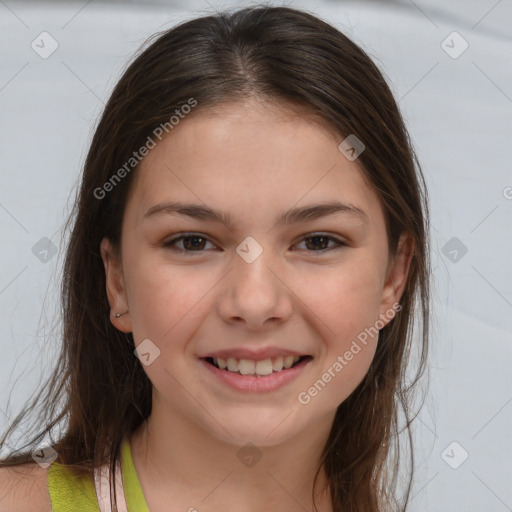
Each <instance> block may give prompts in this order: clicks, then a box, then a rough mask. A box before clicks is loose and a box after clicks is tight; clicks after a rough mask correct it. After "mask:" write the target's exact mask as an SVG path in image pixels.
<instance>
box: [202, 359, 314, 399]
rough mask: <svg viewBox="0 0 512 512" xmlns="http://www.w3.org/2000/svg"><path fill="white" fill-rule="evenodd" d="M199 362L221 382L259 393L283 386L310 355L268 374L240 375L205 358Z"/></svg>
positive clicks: (300, 368)
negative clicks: (286, 367) (223, 368)
mask: <svg viewBox="0 0 512 512" xmlns="http://www.w3.org/2000/svg"><path fill="white" fill-rule="evenodd" d="M200 361H201V363H202V364H203V365H204V366H205V367H206V369H207V370H208V371H210V372H211V373H212V375H213V376H214V377H217V378H218V379H219V380H220V381H221V382H223V383H224V384H226V385H228V386H230V387H231V388H233V389H236V390H239V391H249V392H253V393H261V392H265V391H275V390H277V389H280V388H282V387H284V386H285V385H286V384H288V383H289V382H291V381H292V380H293V379H295V378H296V377H297V376H298V375H299V374H300V373H301V372H302V371H303V370H304V368H305V367H306V366H307V365H308V364H309V362H310V361H312V358H311V357H308V358H306V359H303V360H302V361H300V362H299V363H298V364H296V365H295V366H293V367H292V368H288V369H283V370H281V371H280V372H273V373H271V374H270V375H264V376H256V375H241V374H239V373H233V372H228V371H227V370H221V369H220V368H217V367H216V366H214V365H213V364H210V363H209V362H208V361H206V360H205V359H200Z"/></svg>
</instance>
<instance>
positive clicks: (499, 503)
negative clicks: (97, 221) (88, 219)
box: [0, 0, 512, 512]
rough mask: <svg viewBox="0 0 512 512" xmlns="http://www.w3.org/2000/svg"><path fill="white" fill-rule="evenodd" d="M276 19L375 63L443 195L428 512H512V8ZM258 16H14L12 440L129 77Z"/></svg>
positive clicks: (49, 346) (5, 153)
mask: <svg viewBox="0 0 512 512" xmlns="http://www.w3.org/2000/svg"><path fill="white" fill-rule="evenodd" d="M270 3H271V4H275V5H289V6H291V7H296V8H305V9H308V10H309V11H311V12H312V13H314V14H317V15H320V16H321V17H323V18H324V19H325V20H326V21H329V22H331V23H333V24H335V25H336V26H337V27H338V28H340V29H341V30H343V31H344V32H345V33H346V34H347V35H349V37H352V38H353V39H354V40H355V41H356V42H357V43H358V44H360V45H361V46H362V47H363V48H364V49H365V50H366V51H367V52H368V53H369V54H370V55H371V56H372V58H374V60H375V61H376V62H377V64H378V65H379V67H380V68H381V70H383V71H384V73H385V75H386V77H387V78H388V80H389V83H390V85H391V87H392V89H393V91H394V93H395V95H396V98H397V99H398V100H399V105H400V108H401V110H402V112H403V115H404V117H405V120H406V123H407V125H408V128H409V131H410V133H411V136H412V139H413V143H414V145H415V147H416V150H417V152H418V155H419V158H420V161H421V164H422V167H423V171H424V173H425V175H426V178H427V181H428V186H429V191H430V206H431V221H432V226H433V230H432V235H433V243H432V260H433V266H434V269H435V270H434V281H435V287H434V293H433V301H434V315H433V330H432V340H431V343H432V345H431V346H432V349H431V358H430V362H429V375H430V378H429V382H428V385H429V388H428V397H427V401H426V404H425V407H424V408H423V409H422V412H421V413H420V415H419V417H418V420H417V421H416V422H415V428H414V431H415V439H416V454H417V475H416V482H415V486H414V489H413V493H412V496H413V500H412V503H411V506H410V510H411V511H418V512H419V511H426V510H428V511H429V512H447V511H464V512H476V511H483V510H485V511H486V512H501V511H506V510H512V486H511V485H510V483H511V482H512V440H511V436H510V431H511V428H510V427H511V424H512V404H511V403H510V402H511V401H512V372H511V371H510V368H511V367H512V271H511V265H510V263H511V253H512V250H511V249H512V230H511V228H510V224H511V220H512V167H511V163H510V162H511V156H512V152H511V149H510V148H511V146H512V144H511V136H512V65H511V64H512V62H511V61H512V2H511V1H510V0H500V1H496V0H471V1H462V0H458V1H452V2H450V3H447V2H443V1H441V0H421V1H420V0H418V1H415V2H412V1H410V0H404V1H402V2H384V1H381V2H335V1H330V2H329V1H325V2H318V1H315V2H309V3H308V2H300V1H293V2H288V3H286V4H284V3H277V2H270ZM246 5H251V4H249V3H246V2H238V3H236V4H235V3H233V2H224V3H220V2H217V1H215V0H210V1H209V2H208V3H207V2H206V1H203V0H194V1H189V2H185V1H183V2H165V1H163V0H162V1H161V2H155V3H153V2H147V3H145V4H144V5H138V4H136V3H126V2H125V3H121V2H113V3H100V2H99V1H93V2H85V1H84V2H53V3H43V2H39V3H25V2H16V1H13V0H11V1H8V0H5V1H0V54H1V67H0V116H1V123H0V141H1V142H0V143H1V163H0V233H1V235H2V247H1V251H0V254H1V260H0V263H1V266H0V268H1V271H0V350H1V357H0V370H1V374H0V386H1V387H0V389H1V390H2V391H1V394H0V428H2V429H4V428H5V427H6V425H7V419H6V418H7V417H11V418H12V417H13V416H14V414H15V413H16V412H17V411H18V410H19V409H20V408H21V406H22V404H23V402H24V400H25V399H27V398H29V397H30V396H31V395H32V394H33V392H34V390H35V389H36V386H37V384H38V383H39V382H40V380H41V378H42V377H44V375H45V374H46V372H49V371H50V370H51V367H52V357H53V355H54V354H55V351H56V349H57V343H58V334H59V327H58V323H57V321H58V317H55V316H54V314H55V313H56V308H57V307H58V280H59V279H60V265H61V263H62V256H63V250H64V245H63V242H62V240H61V229H62V226H63V223H64V220H65V218H66V215H67V214H68V213H69V210H70V208H71V204H72V202H73V199H74V193H75V187H76V184H77V180H78V177H79V173H80V170H81V166H82V164H83V161H84V158H85V155H86V152H87V149H88V144H89V142H90V139H91V135H92V131H93V128H94V126H95V123H96V120H97V116H98V115H99V114H100V112H101V110H102V108H103V104H104V102H105V101H106V99H107V98H108V96H109V94H110V91H111V90H112V87H113V86H114V84H115V83H116V80H117V79H118V78H119V76H120V73H121V72H122V70H123V69H124V66H125V65H126V64H127V62H128V61H129V59H130V58H131V56H132V54H133V53H134V52H135V50H137V48H138V47H139V46H140V45H141V44H142V43H143V42H144V40H145V39H146V38H147V37H148V36H149V35H151V34H153V33H154V32H157V31H160V30H164V29H166V28H170V27H171V26H172V25H174V24H176V23H177V22H179V21H181V20H183V19H190V18H192V17H194V15H203V14H208V13H211V12H213V8H215V9H217V10H220V9H223V8H232V7H234V6H236V7H242V6H246ZM43 31H46V32H48V33H50V34H51V36H52V37H53V38H54V39H55V40H56V41H57V43H58V48H57V50H56V51H55V52H54V53H53V54H52V55H51V56H50V57H48V58H47V59H43V58H41V57H40V56H39V55H38V54H37V53H36V52H35V51H34V50H33V49H32V48H31V43H32V41H33V40H36V42H37V36H39V34H40V33H41V32H43ZM453 31H457V32H458V33H459V34H460V36H462V38H463V39H464V40H465V41H466V42H467V44H468V45H469V46H468V48H467V50H466V51H465V52H464V53H462V54H461V55H460V56H459V57H458V58H452V57H451V56H450V55H448V54H447V53H446V52H445V51H444V50H443V47H442V46H441V45H442V42H443V40H445V39H446V38H447V37H448V36H449V35H450V34H451V33H452V32H453ZM457 37H458V36H453V35H452V36H450V38H449V39H448V40H447V41H448V44H449V45H450V46H453V49H452V51H453V52H455V51H458V50H460V49H461V48H463V46H461V45H463V44H464V41H463V40H461V39H457ZM452 41H453V42H452ZM507 187H509V188H507ZM44 237H47V238H49V239H50V240H51V241H52V243H53V244H55V246H56V247H57V248H58V253H57V254H56V255H55V256H53V257H52V258H50V259H49V261H47V262H46V263H45V262H43V261H41V260H40V258H39V257H37V256H36V255H35V254H34V253H33V251H32V248H33V247H34V245H36V243H37V242H38V241H39V240H40V239H42V238H44ZM453 237H456V238H457V239H458V240H459V241H460V243H462V244H464V246H465V247H466V248H467V253H466V254H464V255H463V257H462V258H460V259H459V260H458V261H457V262H454V261H452V260H451V258H453V256H454V254H455V253H453V252H452V253H451V255H450V252H449V251H453V248H451V246H450V245H448V246H445V244H447V242H448V241H449V240H450V239H452V238H453ZM452 243H453V242H452ZM443 248H444V252H443ZM460 254H461V253H460V252H459V253H458V256H459V257H460ZM40 256H41V254H40ZM9 395H11V401H10V402H9V404H8V398H9ZM507 433H508V435H507ZM454 441H455V442H457V443H458V444H457V445H455V448H453V445H452V446H451V447H450V448H449V449H448V450H446V448H447V447H448V446H449V445H450V444H451V443H452V442H454ZM452 448H453V451H452ZM462 450H465V451H466V452H467V453H468V454H469V456H468V458H467V460H465V461H464V462H463V463H462V464H461V465H460V466H459V467H458V468H457V469H453V468H452V467H450V465H448V464H447V462H445V459H446V460H448V461H450V463H451V464H452V465H455V463H457V462H460V461H461V460H462V459H461V455H462V454H463V451H462ZM442 454H444V458H443V456H442Z"/></svg>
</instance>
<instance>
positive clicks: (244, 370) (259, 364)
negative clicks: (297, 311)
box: [204, 356, 313, 376]
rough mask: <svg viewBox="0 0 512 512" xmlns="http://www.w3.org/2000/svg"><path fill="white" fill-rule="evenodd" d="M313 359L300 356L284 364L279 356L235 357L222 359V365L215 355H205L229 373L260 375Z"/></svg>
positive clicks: (210, 361) (278, 371)
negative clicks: (258, 357) (262, 359)
mask: <svg viewBox="0 0 512 512" xmlns="http://www.w3.org/2000/svg"><path fill="white" fill-rule="evenodd" d="M309 359H313V358H312V357H311V356H300V357H298V359H297V360H294V361H293V362H292V364H291V366H290V365H289V364H283V358H281V360H279V358H274V359H267V360H264V361H250V360H247V359H242V360H240V361H239V360H236V359H233V358H229V359H227V360H222V359H221V361H222V362H221V363H220V364H221V365H219V360H218V359H217V358H213V357H205V358H204V360H205V361H206V362H207V363H209V364H211V365H212V366H215V368H218V369H219V370H224V371H226V372H229V373H235V374H238V375H259V376H266V375H272V374H274V373H280V372H283V371H284V372H285V371H287V370H289V369H291V368H293V367H295V366H297V365H298V364H300V363H302V362H303V361H305V360H309Z"/></svg>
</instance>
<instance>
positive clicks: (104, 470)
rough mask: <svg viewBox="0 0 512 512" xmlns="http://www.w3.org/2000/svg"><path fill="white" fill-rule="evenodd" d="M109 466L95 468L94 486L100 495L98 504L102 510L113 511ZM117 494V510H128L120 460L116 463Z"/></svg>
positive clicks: (119, 511)
mask: <svg viewBox="0 0 512 512" xmlns="http://www.w3.org/2000/svg"><path fill="white" fill-rule="evenodd" d="M108 476H109V466H108V464H104V465H103V466H102V467H101V468H96V469H95V470H94V487H95V488H96V495H97V497H98V505H99V508H100V512H112V508H111V507H110V486H109V482H108ZM115 487H116V496H117V507H118V508H117V512H128V508H127V506H126V497H125V495H124V486H123V478H122V472H121V463H120V461H119V460H118V461H117V464H116V479H115Z"/></svg>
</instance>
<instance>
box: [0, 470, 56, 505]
mask: <svg viewBox="0 0 512 512" xmlns="http://www.w3.org/2000/svg"><path fill="white" fill-rule="evenodd" d="M51 510H52V504H51V501H50V496H49V494H48V469H44V468H42V467H41V466H40V465H39V464H37V463H35V462H34V463H30V464H23V465H20V466H11V467H0V512H51Z"/></svg>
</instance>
